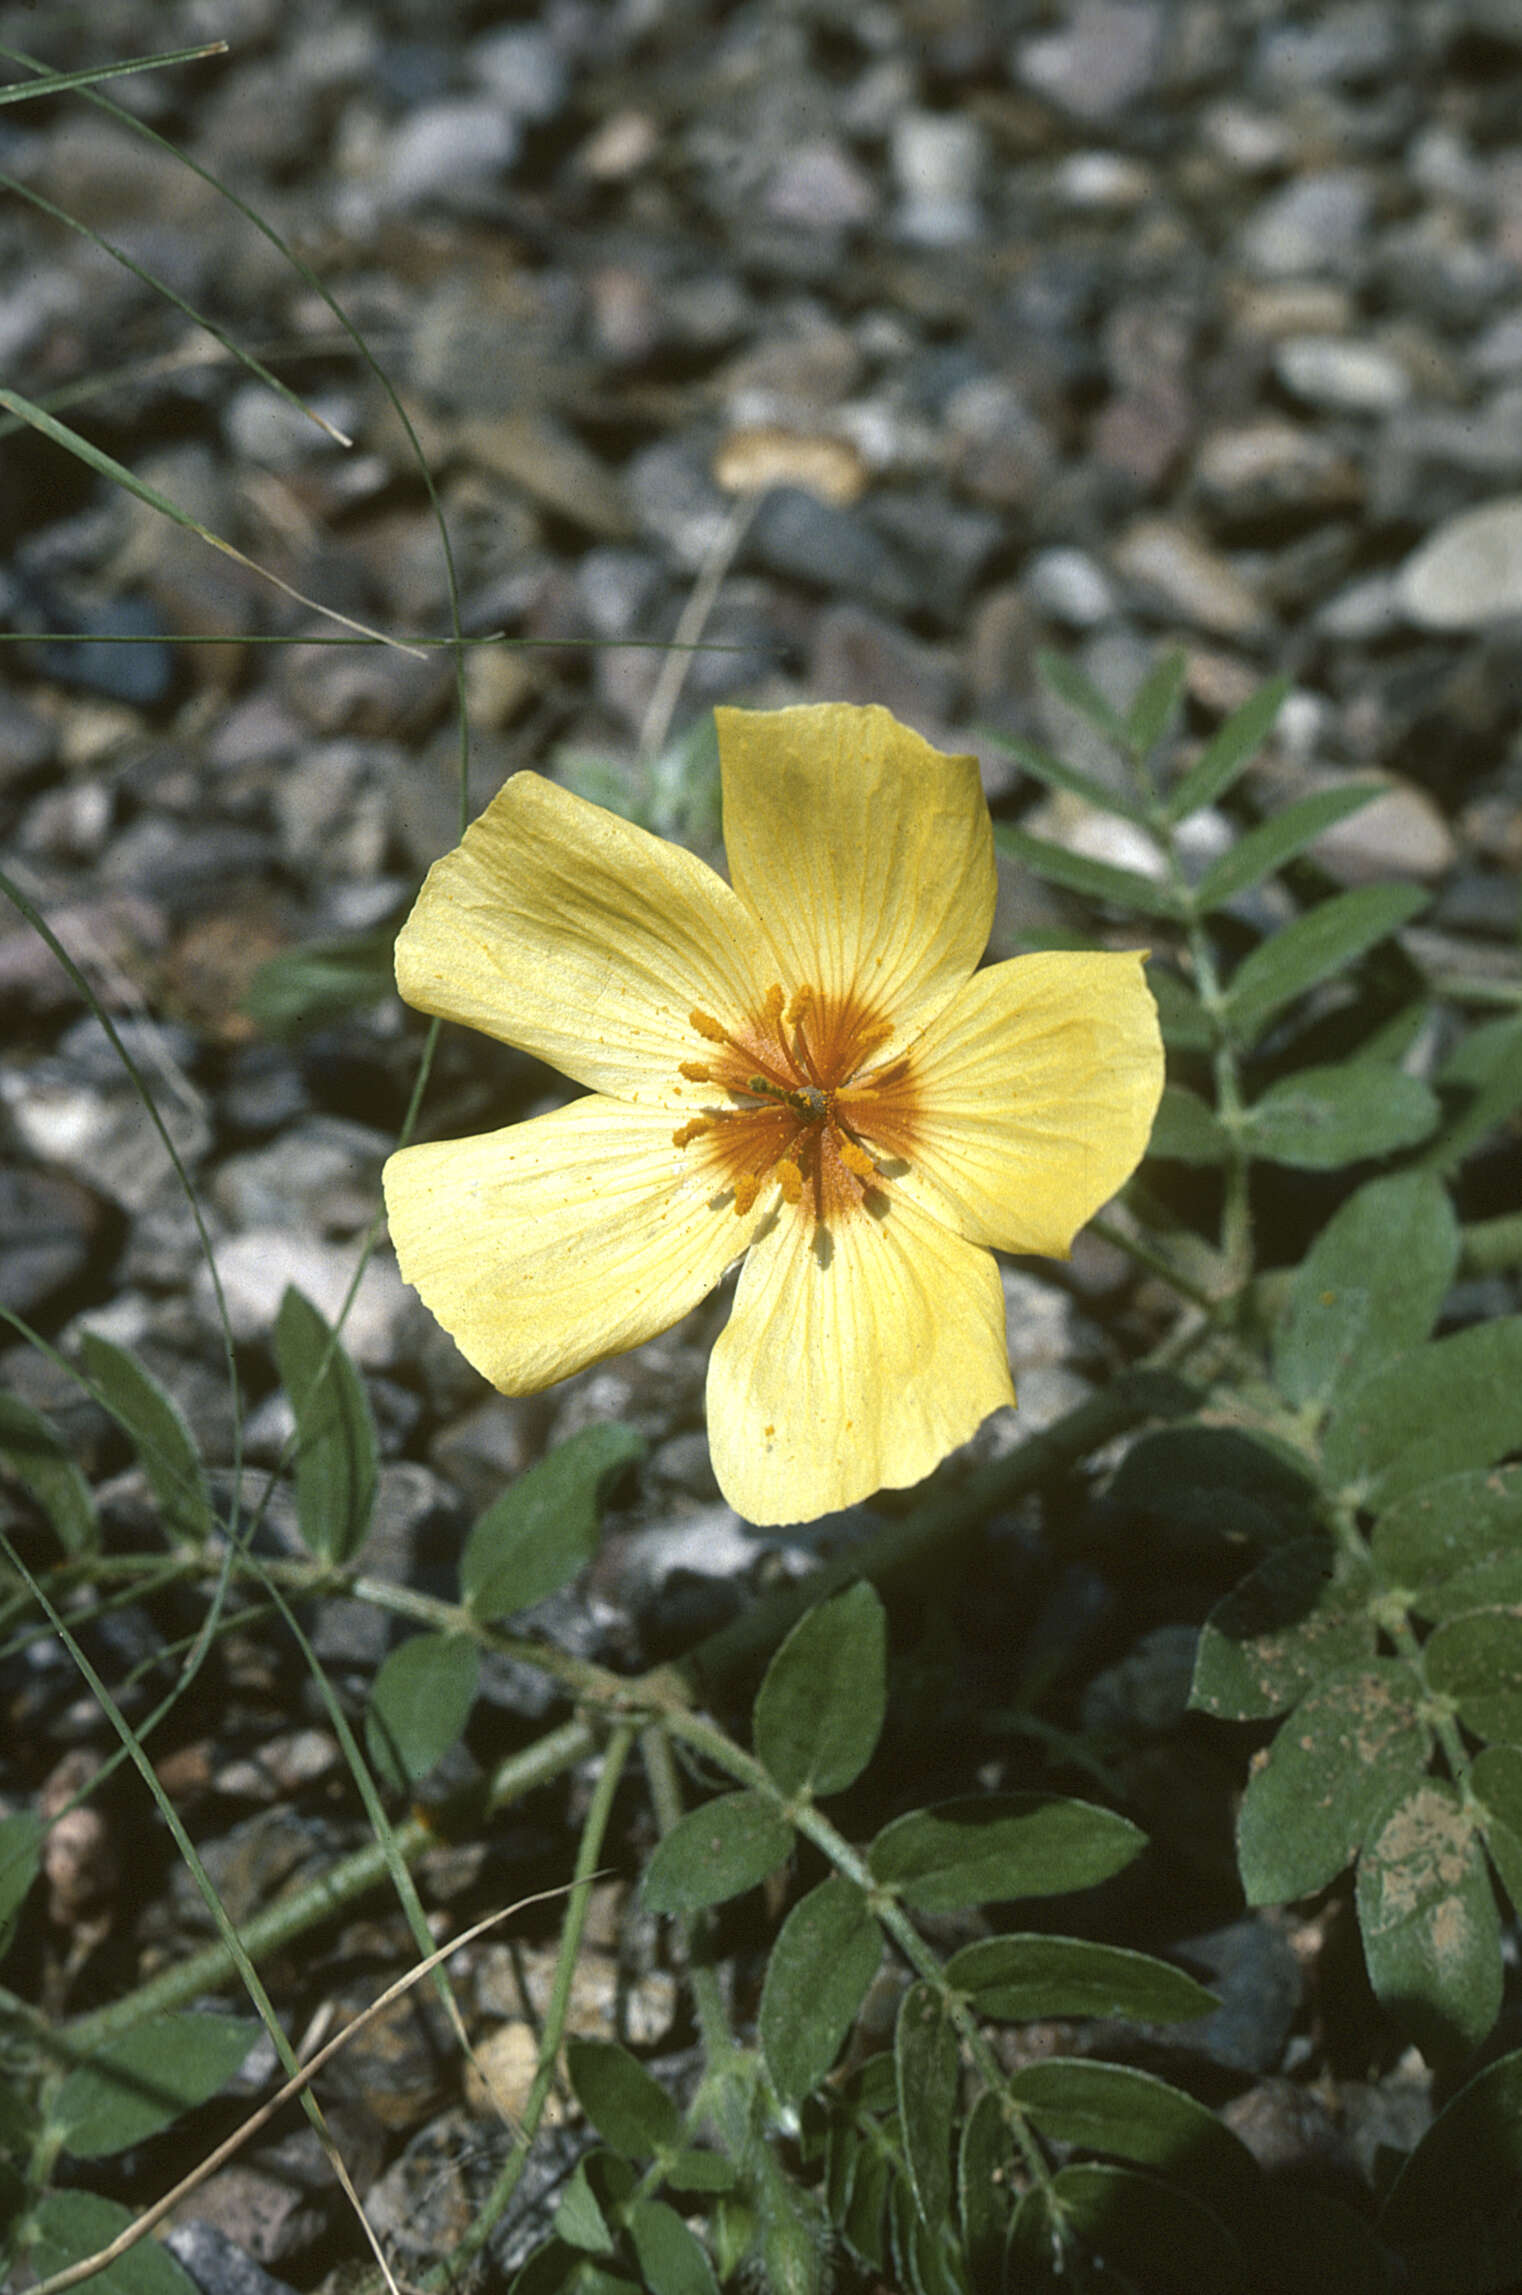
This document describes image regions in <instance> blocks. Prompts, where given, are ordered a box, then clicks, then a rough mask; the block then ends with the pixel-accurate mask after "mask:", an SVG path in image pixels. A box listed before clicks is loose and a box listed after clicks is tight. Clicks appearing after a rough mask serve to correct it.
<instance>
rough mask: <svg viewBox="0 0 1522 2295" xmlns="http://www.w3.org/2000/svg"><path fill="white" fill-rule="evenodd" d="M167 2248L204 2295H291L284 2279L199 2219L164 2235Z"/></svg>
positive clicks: (195, 2217) (176, 2227) (212, 2226)
mask: <svg viewBox="0 0 1522 2295" xmlns="http://www.w3.org/2000/svg"><path fill="white" fill-rule="evenodd" d="M164 2245H165V2246H166V2247H167V2248H168V2250H169V2252H170V2254H171V2255H172V2256H173V2257H174V2259H175V2261H176V2263H178V2264H179V2265H180V2268H181V2269H182V2270H183V2271H186V2272H188V2273H189V2275H190V2277H191V2278H192V2280H194V2282H195V2284H196V2286H197V2287H199V2288H200V2290H201V2295H290V2289H289V2288H288V2287H287V2285H286V2283H285V2281H284V2280H283V2279H276V2278H275V2277H274V2276H273V2275H272V2274H271V2273H270V2272H268V2271H266V2270H265V2269H264V2268H263V2266H262V2265H261V2264H258V2263H256V2262H255V2261H254V2259H253V2257H252V2256H251V2255H245V2254H244V2252H243V2250H242V2248H241V2247H238V2246H236V2245H235V2244H234V2242H233V2241H232V2240H231V2239H229V2238H228V2236H227V2234H226V2232H225V2231H219V2230H218V2229H217V2227H216V2225H215V2224H212V2223H206V2222H203V2221H202V2220H201V2219H200V2218H199V2217H198V2216H191V2217H190V2218H189V2219H188V2220H187V2221H185V2222H180V2223H176V2224H175V2225H174V2226H173V2227H172V2229H171V2230H169V2231H168V2232H166V2233H165V2235H164Z"/></svg>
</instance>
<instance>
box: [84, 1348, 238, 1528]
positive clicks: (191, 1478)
mask: <svg viewBox="0 0 1522 2295" xmlns="http://www.w3.org/2000/svg"><path fill="white" fill-rule="evenodd" d="M79 1356H80V1361H81V1362H82V1363H83V1364H84V1367H85V1369H86V1370H87V1371H88V1372H89V1374H90V1377H91V1379H92V1380H93V1381H94V1383H95V1389H96V1392H97V1394H98V1395H99V1396H100V1399H101V1401H102V1402H103V1403H104V1404H105V1406H106V1408H107V1410H108V1411H109V1412H110V1413H111V1416H112V1417H113V1418H114V1419H115V1420H116V1422H117V1424H118V1426H120V1427H121V1428H122V1430H123V1431H124V1433H125V1434H126V1435H127V1437H128V1439H129V1440H130V1442H131V1444H132V1447H133V1449H134V1450H135V1451H136V1452H137V1455H138V1460H139V1463H140V1464H141V1466H142V1469H143V1472H144V1474H145V1475H146V1476H147V1478H148V1483H149V1487H150V1488H151V1490H152V1492H153V1495H154V1497H155V1498H156V1499H157V1500H158V1503H159V1511H160V1515H161V1517H162V1520H163V1525H164V1529H165V1532H166V1534H167V1535H168V1536H169V1537H170V1538H171V1539H174V1540H179V1539H181V1538H184V1539H188V1540H189V1541H190V1543H191V1544H192V1545H197V1546H198V1545H200V1544H201V1543H202V1541H203V1540H204V1539H205V1538H207V1537H208V1536H209V1535H210V1531H211V1519H212V1516H211V1491H210V1488H209V1486H208V1484H207V1480H206V1469H205V1467H204V1466H203V1465H202V1463H201V1455H200V1452H199V1451H198V1450H197V1449H196V1446H195V1442H194V1439H193V1438H192V1435H191V1432H190V1429H189V1427H188V1426H187V1425H186V1423H185V1419H184V1415H183V1413H182V1412H181V1410H180V1407H179V1405H178V1404H177V1403H176V1402H175V1400H174V1398H173V1396H172V1395H168V1394H166V1393H165V1391H164V1389H163V1388H162V1387H161V1386H160V1384H159V1382H158V1380H157V1379H156V1378H154V1377H153V1376H152V1375H151V1374H150V1373H149V1372H148V1371H145V1370H144V1368H143V1366H142V1364H141V1363H140V1362H139V1361H138V1360H137V1358H136V1356H135V1355H129V1354H128V1353H127V1350H126V1348H125V1347H118V1346H117V1345H116V1344H115V1342H114V1341H113V1340H110V1339H103V1338H102V1337H101V1336H100V1334H99V1332H97V1331H87V1332H86V1333H85V1335H84V1337H83V1339H82V1340H81V1341H80V1346H79Z"/></svg>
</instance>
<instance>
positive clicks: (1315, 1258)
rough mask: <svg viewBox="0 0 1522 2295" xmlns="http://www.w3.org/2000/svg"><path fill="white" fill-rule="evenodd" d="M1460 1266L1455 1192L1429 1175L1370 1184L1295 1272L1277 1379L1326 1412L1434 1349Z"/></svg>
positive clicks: (1278, 1341)
mask: <svg viewBox="0 0 1522 2295" xmlns="http://www.w3.org/2000/svg"><path fill="white" fill-rule="evenodd" d="M1458 1260H1459V1225H1458V1221H1457V1220H1456V1219H1455V1217H1454V1214H1453V1206H1452V1204H1451V1203H1450V1202H1449V1200H1448V1196H1447V1192H1446V1190H1445V1189H1444V1188H1443V1187H1441V1186H1440V1185H1439V1183H1438V1182H1437V1181H1436V1180H1435V1179H1433V1178H1432V1177H1431V1176H1430V1175H1429V1174H1427V1173H1425V1172H1415V1171H1410V1172H1398V1173H1395V1174H1394V1175H1393V1176H1392V1177H1390V1178H1387V1179H1375V1180H1371V1181H1370V1182H1369V1184H1368V1186H1367V1187H1361V1188H1360V1189H1359V1190H1358V1193H1357V1194H1356V1195H1354V1196H1351V1197H1350V1198H1349V1199H1348V1201H1347V1202H1346V1203H1345V1204H1344V1205H1343V1206H1342V1208H1341V1210H1340V1211H1337V1212H1335V1213H1334V1214H1333V1216H1332V1217H1331V1219H1329V1220H1328V1222H1327V1224H1326V1226H1325V1227H1324V1228H1323V1229H1322V1231H1321V1233H1320V1234H1319V1235H1318V1236H1317V1238H1316V1240H1315V1242H1314V1243H1313V1244H1312V1245H1311V1248H1310V1251H1309V1252H1308V1253H1307V1255H1306V1257H1305V1259H1304V1261H1303V1262H1302V1263H1301V1265H1300V1267H1299V1269H1298V1270H1297V1272H1296V1275H1295V1280H1294V1283H1293V1285H1292V1287H1291V1290H1290V1296H1289V1304H1288V1306H1287V1308H1286V1309H1285V1313H1284V1319H1283V1321H1282V1322H1281V1323H1280V1325H1279V1328H1278V1330H1277V1331H1276V1332H1275V1334H1274V1377H1275V1379H1276V1380H1277V1382H1278V1385H1279V1389H1280V1392H1281V1393H1282V1394H1283V1395H1284V1396H1285V1397H1286V1399H1287V1400H1288V1401H1290V1402H1292V1403H1297V1404H1311V1405H1312V1406H1314V1407H1315V1408H1317V1409H1324V1408H1325V1407H1326V1406H1327V1405H1328V1404H1329V1403H1330V1402H1331V1401H1332V1400H1333V1399H1334V1397H1335V1396H1336V1395H1337V1394H1338V1393H1340V1392H1341V1390H1342V1389H1343V1388H1345V1387H1347V1386H1349V1385H1351V1384H1353V1383H1354V1382H1355V1381H1357V1380H1360V1379H1363V1378H1365V1377H1366V1376H1367V1375H1368V1373H1369V1372H1370V1371H1372V1370H1373V1369H1374V1368H1375V1366H1376V1365H1377V1364H1379V1363H1381V1362H1384V1361H1385V1360H1386V1359H1387V1358H1388V1357H1389V1356H1391V1355H1399V1354H1402V1353H1404V1351H1405V1350H1406V1348H1408V1347H1414V1346H1416V1345H1418V1344H1419V1343H1420V1341H1421V1340H1423V1339H1425V1338H1426V1336H1427V1334H1428V1332H1429V1331H1430V1330H1431V1329H1432V1326H1433V1324H1434V1323H1435V1322H1436V1321H1437V1318H1438V1315H1439V1314H1440V1312H1441V1311H1442V1305H1443V1301H1444V1300H1445V1299H1446V1298H1447V1296H1448V1290H1449V1286H1450V1285H1451V1283H1452V1281H1453V1277H1454V1272H1455V1270H1456V1268H1457V1266H1458Z"/></svg>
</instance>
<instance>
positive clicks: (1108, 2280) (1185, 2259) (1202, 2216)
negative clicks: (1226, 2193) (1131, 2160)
mask: <svg viewBox="0 0 1522 2295" xmlns="http://www.w3.org/2000/svg"><path fill="white" fill-rule="evenodd" d="M1068 2241H1076V2242H1078V2244H1079V2246H1080V2247H1081V2248H1082V2249H1083V2251H1084V2252H1085V2253H1086V2254H1088V2255H1091V2256H1094V2257H1096V2258H1097V2259H1098V2265H1097V2268H1096V2271H1095V2274H1094V2276H1093V2277H1092V2278H1086V2279H1081V2280H1077V2281H1075V2282H1072V2283H1073V2284H1074V2285H1075V2286H1076V2287H1079V2288H1083V2289H1084V2290H1085V2295H1087V2291H1088V2289H1089V2288H1093V2289H1095V2290H1098V2289H1101V2288H1107V2287H1111V2286H1113V2287H1115V2289H1116V2290H1117V2295H1120V2291H1121V2290H1124V2295H1132V2291H1133V2290H1135V2291H1136V2295H1141V2291H1142V2290H1145V2295H1203V2291H1204V2290H1205V2289H1207V2288H1208V2289H1209V2291H1210V2295H1247V2291H1248V2289H1249V2287H1250V2286H1251V2285H1252V2284H1253V2282H1252V2281H1250V2280H1249V2278H1248V2275H1247V2269H1246V2266H1245V2264H1244V2262H1243V2260H1242V2251H1241V2249H1240V2248H1239V2247H1238V2245H1237V2243H1236V2241H1235V2240H1234V2239H1233V2238H1232V2236H1231V2233H1230V2232H1229V2231H1227V2229H1226V2228H1225V2226H1224V2224H1222V2222H1221V2221H1220V2218H1219V2217H1218V2216H1216V2215H1213V2214H1212V2213H1211V2211H1210V2210H1209V2209H1208V2208H1206V2207H1202V2206H1201V2204H1200V2202H1199V2201H1198V2200H1197V2199H1193V2198H1191V2197H1190V2195H1189V2193H1188V2192H1186V2191H1180V2190H1178V2189H1177V2188H1176V2187H1175V2186H1174V2185H1173V2184H1168V2183H1161V2182H1159V2181H1158V2179H1157V2177H1156V2176H1151V2175H1139V2174H1138V2173H1137V2172H1136V2170H1135V2169H1134V2168H1123V2167H1100V2166H1098V2165H1096V2164H1094V2163H1093V2162H1091V2161H1082V2162H1077V2163H1075V2164H1074V2165H1073V2166H1071V2167H1065V2168H1061V2169H1059V2171H1058V2173H1057V2174H1056V2176H1055V2177H1054V2178H1053V2180H1052V2186H1051V2195H1050V2197H1048V2195H1047V2194H1046V2193H1045V2192H1043V2191H1042V2190H1041V2189H1040V2188H1039V2186H1038V2187H1037V2188H1036V2189H1035V2190H1033V2191H1028V2192H1027V2193H1026V2194H1025V2197H1024V2198H1023V2199H1022V2200H1021V2202H1020V2205H1019V2208H1018V2210H1017V2211H1016V2215H1015V2220H1014V2225H1013V2229H1012V2233H1011V2238H1010V2251H1009V2252H1010V2265H1011V2271H1010V2274H1009V2275H1008V2276H1007V2277H1006V2279H1005V2281H1004V2284H1005V2285H1006V2286H1009V2287H1018V2288H1019V2289H1020V2291H1021V2295H1027V2290H1029V2291H1030V2295H1063V2291H1064V2290H1065V2289H1066V2288H1067V2287H1068V2285H1069V2284H1070V2276H1069V2274H1068V2273H1067V2272H1066V2271H1062V2270H1059V2269H1058V2268H1056V2267H1054V2264H1053V2258H1054V2257H1059V2258H1060V2257H1061V2256H1062V2255H1063V2254H1064V2252H1065V2251H1066V2243H1067V2242H1068Z"/></svg>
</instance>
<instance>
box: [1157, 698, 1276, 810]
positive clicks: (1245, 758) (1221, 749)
mask: <svg viewBox="0 0 1522 2295" xmlns="http://www.w3.org/2000/svg"><path fill="white" fill-rule="evenodd" d="M1293 682H1294V681H1293V679H1291V678H1288V677H1274V678H1270V679H1269V682H1268V684H1267V685H1260V686H1259V688H1258V690H1257V692H1256V693H1254V694H1250V695H1249V696H1248V698H1247V700H1246V701H1244V702H1243V704H1242V706H1241V708H1240V709H1234V710H1233V711H1232V713H1231V715H1230V716H1229V717H1228V718H1227V719H1226V720H1225V722H1224V723H1223V724H1221V725H1220V726H1218V727H1217V728H1216V731H1215V732H1214V733H1213V734H1212V735H1211V737H1210V739H1209V741H1207V742H1206V744H1205V747H1204V749H1203V750H1202V751H1201V753H1200V755H1199V756H1198V757H1197V758H1196V759H1195V761H1194V763H1193V764H1192V765H1191V766H1190V768H1189V770H1188V772H1187V773H1186V774H1185V775H1184V777H1183V779H1182V780H1181V781H1180V782H1179V784H1178V786H1177V788H1175V789H1174V790H1173V791H1172V792H1171V794H1170V796H1169V798H1168V801H1167V804H1166V806H1165V808H1164V810H1165V812H1166V814H1167V818H1168V819H1169V820H1170V821H1186V820H1187V819H1188V818H1189V815H1190V814H1191V813H1199V812H1203V810H1204V808H1205V807H1206V806H1207V805H1213V804H1214V803H1215V801H1216V799H1217V798H1218V797H1224V796H1225V794H1226V792H1227V790H1228V789H1229V788H1230V787H1231V784H1232V783H1233V781H1235V780H1236V778H1237V776H1238V774H1239V773H1241V772H1243V771H1244V770H1245V768H1246V767H1247V766H1248V765H1250V764H1251V763H1252V761H1253V759H1254V757H1255V756H1256V755H1257V753H1258V751H1259V750H1260V749H1261V748H1262V746H1263V744H1264V742H1265V741H1266V740H1267V738H1268V735H1269V732H1270V730H1271V728H1272V726H1273V722H1274V719H1275V718H1276V717H1277V716H1278V714H1279V711H1280V709H1281V708H1282V706H1283V703H1284V696H1285V695H1286V694H1287V693H1288V691H1289V689H1290V686H1291V684H1292V683H1293Z"/></svg>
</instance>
